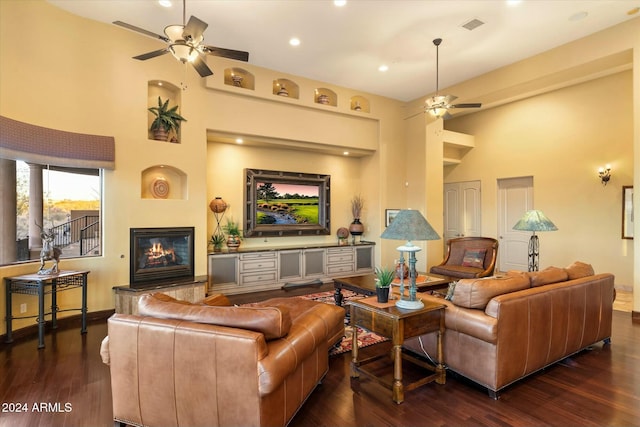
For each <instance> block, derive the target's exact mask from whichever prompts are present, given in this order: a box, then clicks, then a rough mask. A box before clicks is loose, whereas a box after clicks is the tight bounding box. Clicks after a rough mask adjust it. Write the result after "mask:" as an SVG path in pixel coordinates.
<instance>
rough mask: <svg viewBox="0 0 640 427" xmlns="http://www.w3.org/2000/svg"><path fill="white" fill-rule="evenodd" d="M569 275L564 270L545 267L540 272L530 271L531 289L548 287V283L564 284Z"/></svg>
mask: <svg viewBox="0 0 640 427" xmlns="http://www.w3.org/2000/svg"><path fill="white" fill-rule="evenodd" d="M568 277H569V275H568V274H567V271H566V270H565V269H564V268H559V267H547V268H545V269H544V270H542V271H532V272H530V273H529V279H530V280H531V287H532V288H535V287H536V286H542V285H548V284H549V283H557V282H564V281H565V280H567V278H568Z"/></svg>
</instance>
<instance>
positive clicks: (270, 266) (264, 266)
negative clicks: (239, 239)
mask: <svg viewBox="0 0 640 427" xmlns="http://www.w3.org/2000/svg"><path fill="white" fill-rule="evenodd" d="M276 265H277V263H276V259H275V258H272V259H256V260H251V261H246V260H244V261H241V262H240V273H250V272H252V271H267V270H275V269H276Z"/></svg>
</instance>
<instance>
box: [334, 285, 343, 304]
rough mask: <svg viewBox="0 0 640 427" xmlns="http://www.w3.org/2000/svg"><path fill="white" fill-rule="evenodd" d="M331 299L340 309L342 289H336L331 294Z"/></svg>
mask: <svg viewBox="0 0 640 427" xmlns="http://www.w3.org/2000/svg"><path fill="white" fill-rule="evenodd" d="M333 299H334V300H335V301H336V305H337V306H338V307H342V289H341V288H339V287H336V291H335V292H334V294H333Z"/></svg>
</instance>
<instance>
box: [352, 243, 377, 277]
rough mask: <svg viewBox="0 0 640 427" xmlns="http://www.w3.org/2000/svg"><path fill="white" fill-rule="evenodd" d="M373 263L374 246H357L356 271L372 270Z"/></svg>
mask: <svg viewBox="0 0 640 427" xmlns="http://www.w3.org/2000/svg"><path fill="white" fill-rule="evenodd" d="M373 264H374V258H373V246H361V247H356V272H357V273H363V272H372V271H373Z"/></svg>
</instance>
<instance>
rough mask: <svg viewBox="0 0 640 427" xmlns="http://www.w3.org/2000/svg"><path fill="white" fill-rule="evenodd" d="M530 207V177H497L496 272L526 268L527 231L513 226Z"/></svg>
mask: <svg viewBox="0 0 640 427" xmlns="http://www.w3.org/2000/svg"><path fill="white" fill-rule="evenodd" d="M530 209H533V177H523V178H509V179H499V180H498V239H499V244H500V246H499V248H498V255H499V256H498V265H499V269H500V271H508V270H521V271H527V269H528V256H529V238H530V237H531V233H530V232H526V231H516V230H514V229H513V226H514V225H516V223H517V222H518V221H519V220H520V218H522V215H524V213H525V212H526V211H528V210H530Z"/></svg>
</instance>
